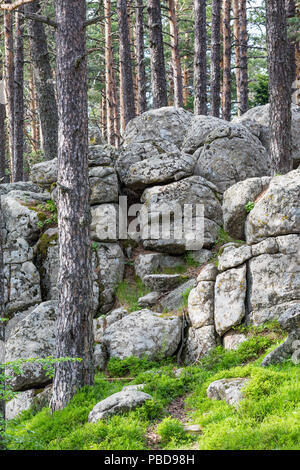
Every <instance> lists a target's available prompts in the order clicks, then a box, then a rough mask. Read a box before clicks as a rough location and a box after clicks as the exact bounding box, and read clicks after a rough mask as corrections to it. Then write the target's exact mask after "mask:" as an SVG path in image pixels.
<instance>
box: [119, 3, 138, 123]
mask: <svg viewBox="0 0 300 470" xmlns="http://www.w3.org/2000/svg"><path fill="white" fill-rule="evenodd" d="M117 11H118V24H119V37H120V62H121V69H122V90H123V103H124V119H125V126H126V125H127V124H128V123H129V121H131V119H133V118H134V117H135V106H134V88H133V75H132V64H131V52H130V39H129V27H128V15H127V5H126V0H118V1H117Z"/></svg>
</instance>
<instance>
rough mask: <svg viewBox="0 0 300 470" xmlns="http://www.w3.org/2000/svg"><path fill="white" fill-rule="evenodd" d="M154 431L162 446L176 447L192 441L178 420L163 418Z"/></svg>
mask: <svg viewBox="0 0 300 470" xmlns="http://www.w3.org/2000/svg"><path fill="white" fill-rule="evenodd" d="M156 429H157V433H158V435H159V436H160V438H161V441H162V444H164V445H168V444H171V445H176V444H181V443H183V442H189V441H191V440H193V439H192V437H191V436H190V435H188V434H187V433H186V432H185V431H184V427H183V424H182V423H181V422H180V421H178V419H174V418H171V417H167V418H164V419H163V421H162V422H161V423H159V425H158V426H157V428H156Z"/></svg>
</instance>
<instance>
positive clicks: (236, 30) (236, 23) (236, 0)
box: [232, 0, 241, 116]
mask: <svg viewBox="0 0 300 470" xmlns="http://www.w3.org/2000/svg"><path fill="white" fill-rule="evenodd" d="M232 9H233V18H234V20H233V36H234V54H235V82H236V100H237V110H238V113H237V114H238V116H240V115H241V55H240V39H241V38H240V0H233V5H232Z"/></svg>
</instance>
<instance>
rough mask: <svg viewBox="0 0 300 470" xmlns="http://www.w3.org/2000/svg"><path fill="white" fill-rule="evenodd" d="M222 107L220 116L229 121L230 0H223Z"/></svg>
mask: <svg viewBox="0 0 300 470" xmlns="http://www.w3.org/2000/svg"><path fill="white" fill-rule="evenodd" d="M223 10H224V18H223V109H222V117H223V119H225V120H226V121H230V116H231V31H230V11H231V0H223Z"/></svg>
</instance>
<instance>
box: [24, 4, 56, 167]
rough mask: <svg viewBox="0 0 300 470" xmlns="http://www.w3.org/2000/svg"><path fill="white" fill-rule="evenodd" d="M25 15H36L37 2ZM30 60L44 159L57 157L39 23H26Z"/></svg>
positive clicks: (48, 76)
mask: <svg viewBox="0 0 300 470" xmlns="http://www.w3.org/2000/svg"><path fill="white" fill-rule="evenodd" d="M24 8H25V13H33V14H35V13H37V12H38V11H39V10H40V4H39V1H38V0H35V1H34V2H32V3H29V4H28V5H25V7H24ZM28 32H29V36H30V49H31V58H32V62H33V67H34V80H35V87H36V93H37V101H38V107H39V115H40V122H41V131H42V143H43V150H44V159H45V160H52V159H53V158H56V157H57V134H58V114H57V104H56V97H55V90H54V85H53V77H52V72H51V64H50V60H49V53H48V45H47V37H46V34H45V28H44V25H43V23H41V22H40V21H32V20H29V21H28Z"/></svg>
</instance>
